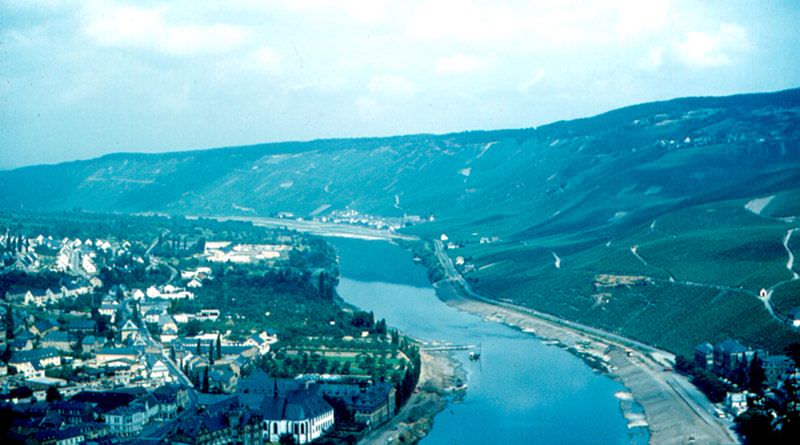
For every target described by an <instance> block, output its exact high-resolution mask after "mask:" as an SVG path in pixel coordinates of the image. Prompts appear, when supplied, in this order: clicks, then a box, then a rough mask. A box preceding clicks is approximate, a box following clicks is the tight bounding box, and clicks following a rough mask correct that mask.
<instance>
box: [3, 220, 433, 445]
mask: <svg viewBox="0 0 800 445" xmlns="http://www.w3.org/2000/svg"><path fill="white" fill-rule="evenodd" d="M276 239H279V240H281V241H283V242H280V243H274V242H273V243H269V244H268V243H260V244H259V243H255V242H237V241H232V240H209V241H205V240H200V241H198V242H196V243H194V245H193V247H192V248H188V247H187V246H186V244H187V242H186V240H185V239H184V240H183V244H181V241H177V242H176V241H175V240H174V239H172V240H169V239H168V238H167V237H166V236H164V235H162V234H159V235H158V239H157V240H154V241H153V242H152V244H149V245H148V242H144V243H143V242H139V243H138V247H137V243H136V242H132V241H130V240H127V239H104V238H93V237H92V238H83V239H81V238H77V237H75V238H71V237H63V238H56V237H55V236H53V235H52V234H48V233H39V234H36V235H35V236H33V235H27V234H21V233H20V232H15V231H13V230H6V231H5V233H2V234H0V264H2V275H0V276H2V277H3V280H4V281H3V289H0V290H2V291H3V295H2V296H3V303H4V305H3V307H2V310H0V327H2V329H0V341H1V342H2V343H0V351H3V355H2V361H0V409H1V410H2V416H0V417H1V418H2V422H3V425H2V432H3V434H4V436H5V437H6V439H5V440H4V441H3V443H24V444H47V445H77V444H81V443H89V444H115V443H148V444H161V443H164V444H166V443H175V444H215V445H216V444H229V443H230V444H248V445H249V444H265V443H299V444H304V443H309V442H312V441H320V443H352V442H353V440H354V439H353V437H358V436H357V433H359V432H363V431H367V430H369V429H370V428H372V427H375V426H377V425H380V424H381V423H383V422H385V421H387V420H388V419H390V418H391V417H392V416H394V414H395V411H396V409H397V407H398V405H399V404H400V403H401V402H402V400H399V399H400V398H402V397H400V394H398V393H397V391H398V389H401V388H402V390H403V391H404V392H405V393H406V395H405V396H404V397H405V398H407V394H408V393H409V392H410V389H413V382H412V383H410V388H409V379H410V378H411V375H412V373H411V372H410V371H408V370H407V368H410V367H411V364H410V360H409V363H408V366H406V365H405V364H404V362H400V365H398V366H395V367H393V368H392V367H389V366H388V365H386V368H391V369H388V370H387V369H384V368H381V369H383V371H384V372H383V374H381V373H376V372H369V370H370V369H374V368H368V367H367V365H362V368H363V369H361V370H359V368H358V365H357V363H355V362H354V363H353V364H352V367H351V364H350V363H346V364H345V365H344V366H341V367H340V366H339V363H338V362H336V364H335V365H334V364H332V365H331V366H329V367H327V368H326V366H325V359H324V358H323V359H322V360H321V364H320V358H319V355H320V354H319V353H312V354H311V360H312V361H314V360H316V361H314V363H313V367H312V365H310V364H309V365H307V364H306V362H308V361H309V358H308V357H309V354H308V353H306V352H299V351H298V350H299V349H303V348H306V350H308V351H313V350H314V344H315V343H314V341H317V340H315V339H316V337H313V336H303V337H302V338H303V341H302V342H301V343H302V347H299V346H297V345H294V346H293V350H294V352H295V354H297V355H296V360H295V361H294V362H292V358H291V355H287V354H286V353H284V352H282V351H281V348H280V346H281V344H282V341H283V340H284V338H283V337H282V334H281V332H280V331H277V330H275V329H273V327H272V326H270V323H269V319H270V316H271V315H272V317H273V318H274V317H275V316H276V314H270V312H265V313H263V314H255V315H253V314H251V313H244V312H234V311H233V310H231V309H230V308H231V307H234V306H231V305H228V306H225V307H213V306H210V305H209V304H198V301H199V300H202V299H203V298H204V297H203V295H204V294H203V291H204V286H212V287H213V286H215V285H216V286H220V282H221V281H224V280H225V278H224V276H222V275H224V274H225V273H231V274H233V272H231V271H237V270H239V269H237V268H242V267H249V268H251V269H248V270H251V271H252V270H253V269H258V270H271V269H276V268H280V266H281V265H285V264H288V263H293V264H294V267H298V266H297V264H295V263H297V262H298V261H297V260H296V259H295V258H296V251H301V252H304V253H309V251H310V250H312V249H313V247H309V245H305V244H303V239H302V238H300V237H298V236H296V235H292V236H286V235H283V237H282V238H281V236H278V237H277V238H276ZM163 246H167V247H168V248H173V249H174V248H176V247H175V246H177V249H178V250H177V251H179V252H182V253H181V254H180V255H176V256H183V257H186V258H190V260H189V261H183V260H182V261H174V259H173V261H170V260H169V257H168V256H157V255H156V254H155V252H157V251H158V250H159V249H160V248H161V247H163ZM162 250H163V249H162ZM293 252H295V253H293ZM290 257H292V259H291V261H290ZM189 265H190V266H189ZM300 267H303V266H302V265H301V266H300ZM221 268H222V269H221ZM142 270H144V272H141V271H142ZM137 271H138V272H137ZM219 271H223V272H219ZM225 271H227V272H225ZM217 273H219V274H220V276H217ZM125 274H129V275H131V276H133V275H139V276H140V277H139V278H137V280H135V281H136V282H137V283H139V284H141V285H140V286H136V287H133V286H129V285H126V284H123V283H121V282H119V281H125V280H124V279H123V280H120V277H125V276H126V275H125ZM275 275H276V276H277V277H278V281H280V282H281V283H283V282H284V281H285V280H286V278H285V277H284V276H285V275H286V273H285V272H276V273H275ZM311 275H312V274H310V273H309V272H308V271H302V273H301V274H300V276H302V277H305V278H304V279H307V280H310V281H314V282H315V283H316V281H317V280H318V284H316V285H317V286H318V288H319V289H318V291H319V293H320V294H324V292H323V287H325V284H324V283H325V279H326V275H325V273H323V272H317V275H318V276H319V278H314V279H313V280H312V279H311V278H309V277H310V276H311ZM235 276H237V277H238V275H235ZM270 276H271V275H270ZM290 276H291V275H290ZM148 279H152V282H150V281H148ZM108 281H115V284H109V282H108ZM289 281H290V282H291V280H290V279H289ZM284 287H285V286H284ZM310 288H311V289H313V287H310ZM327 292H330V291H327ZM226 298H228V299H229V300H230V301H234V300H235V299H236V297H235V296H234V297H226ZM240 298H244V297H240ZM321 304H322V303H321ZM325 304H327V303H325ZM330 304H331V305H333V303H330ZM187 308H189V309H191V308H195V310H187ZM336 311H339V309H336ZM336 313H337V314H338V313H339V312H336ZM345 315H347V314H345ZM255 316H260V317H263V318H264V321H263V322H259V323H253V322H252V320H249V319H248V317H255ZM337 316H340V315H337ZM347 316H348V317H350V315H347ZM370 317H371V314H370ZM356 318H357V317H356ZM336 320H338V319H331V320H328V319H325V320H324V322H321V323H320V325H322V326H324V327H325V328H326V329H328V330H331V329H333V327H334V325H336ZM345 320H350V318H345ZM358 320H359V323H355V322H354V323H353V326H349V327H348V328H347V329H349V331H352V332H353V333H356V334H354V335H345V336H342V338H336V339H333V340H330V341H332V342H333V344H334V345H337V344H338V345H340V347H339V348H340V349H338V350H337V348H336V346H324V345H323V346H321V347H320V349H318V350H322V351H323V352H322V355H323V356H328V355H330V356H332V357H333V356H336V353H337V352H340V350H342V347H341V345H342V344H345V347H344V349H346V350H348V351H351V350H353V348H354V347H355V348H356V349H357V348H358V347H364V348H365V349H366V350H368V351H372V350H375V348H381V347H385V348H388V347H389V346H383V345H384V341H385V344H386V345H389V344H392V342H393V344H394V346H393V350H394V353H395V354H396V355H397V356H398V357H399V356H402V357H406V358H407V357H408V356H409V355H412V354H411V353H405V352H403V351H402V350H401V351H397V344H398V343H400V340H398V338H397V335H396V334H394V335H393V336H390V335H389V333H387V332H386V330H385V324H384V325H383V330H382V331H373V330H371V329H372V328H373V327H375V326H377V324H373V321H372V320H371V319H370V321H369V322H368V323H366V324H364V323H362V321H363V320H362V319H360V318H359V319H358ZM306 322H307V320H306ZM304 323H305V322H304ZM340 323H344V322H341V321H340ZM356 324H357V326H356ZM242 326H244V327H247V328H248V330H247V331H243V329H244V328H240V327H242ZM285 327H286V326H285V325H284V326H283V328H284V329H285ZM336 327H337V328H339V326H336ZM341 329H345V328H341ZM347 329H345V330H344V331H343V332H345V333H348V332H349V331H348V330H347ZM287 331H289V330H288V329H287ZM336 332H339V331H336ZM373 332H377V334H375V333H373ZM371 334H372V335H371ZM287 335H291V334H287ZM320 338H323V337H320ZM331 338H332V337H331V336H328V337H324V339H331ZM390 338H391V340H390ZM309 339H311V340H309ZM323 343H324V342H323ZM356 344H360V345H361V346H354V345H356ZM376 345H378V346H376ZM340 355H347V354H340ZM350 355H352V356H357V357H359V358H364V357H368V358H369V359H370V360H372V357H371V356H369V355H368V353H361V354H350ZM350 355H348V356H350ZM388 356H389V354H387V357H388ZM279 359H283V360H285V363H284V365H285V366H284V368H279V367H278V365H277V363H278V361H279ZM330 360H331V362H332V363H333V362H334V359H333V358H331V359H330ZM364 360H365V361H366V359H364ZM380 361H381V363H384V362H386V359H384V358H383V357H381V359H380ZM265 363H271V364H272V365H274V366H273V367H272V368H267V367H265V366H264V364H265ZM292 363H295V365H294V366H295V368H291V367H289V366H290V365H291V364H292ZM301 363H302V366H306V368H309V369H312V368H313V369H317V370H318V371H321V372H301V371H308V370H309V369H306V368H303V367H301ZM418 366H419V365H418V364H417V368H418ZM265 369H272V370H273V371H275V370H279V371H280V372H277V371H276V372H272V373H269V374H268V373H267V372H265ZM364 369H367V371H364ZM404 370H406V372H405V374H404V373H403V371H404ZM394 371H396V372H399V373H400V374H399V375H400V377H395V378H394V379H392V378H389V377H387V376H393V375H394V374H391V372H394ZM416 372H417V376H418V369H417V371H416ZM403 377H405V378H403ZM350 433H356V436H353V435H352V434H350ZM348 434H349V435H348ZM326 441H327V442H326Z"/></svg>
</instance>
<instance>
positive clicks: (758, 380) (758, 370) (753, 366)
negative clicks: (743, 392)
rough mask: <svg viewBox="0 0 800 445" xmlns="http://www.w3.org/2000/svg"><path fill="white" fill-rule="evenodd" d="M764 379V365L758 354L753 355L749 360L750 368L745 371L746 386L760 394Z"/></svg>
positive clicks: (765, 375) (765, 376) (765, 378)
mask: <svg viewBox="0 0 800 445" xmlns="http://www.w3.org/2000/svg"><path fill="white" fill-rule="evenodd" d="M766 380H767V374H766V372H765V371H764V365H763V363H762V361H761V359H760V358H759V357H758V355H755V356H754V357H753V360H751V361H750V369H749V370H748V373H747V388H748V389H749V390H750V391H752V392H754V393H756V394H761V391H762V390H763V389H764V382H765V381H766Z"/></svg>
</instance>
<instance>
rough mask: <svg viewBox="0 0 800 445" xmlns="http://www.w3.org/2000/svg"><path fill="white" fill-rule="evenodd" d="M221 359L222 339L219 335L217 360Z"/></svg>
mask: <svg viewBox="0 0 800 445" xmlns="http://www.w3.org/2000/svg"><path fill="white" fill-rule="evenodd" d="M221 358H222V339H221V338H220V335H219V334H217V359H221Z"/></svg>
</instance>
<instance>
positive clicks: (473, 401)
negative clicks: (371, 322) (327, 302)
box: [332, 240, 647, 445]
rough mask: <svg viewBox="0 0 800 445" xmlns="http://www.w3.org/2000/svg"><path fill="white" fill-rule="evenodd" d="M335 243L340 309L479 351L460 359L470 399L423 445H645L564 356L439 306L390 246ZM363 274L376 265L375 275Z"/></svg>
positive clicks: (579, 365) (616, 388) (603, 386)
mask: <svg viewBox="0 0 800 445" xmlns="http://www.w3.org/2000/svg"><path fill="white" fill-rule="evenodd" d="M332 242H333V243H334V244H335V245H336V246H337V249H338V251H339V255H340V267H341V275H342V279H341V283H340V284H339V288H338V291H339V294H340V295H341V296H342V297H343V298H344V299H345V300H346V301H348V302H350V303H352V304H354V305H356V306H359V307H361V308H364V309H367V310H372V311H374V312H375V316H376V317H377V318H386V319H387V320H388V321H389V323H390V324H391V325H392V326H395V327H397V328H399V329H400V330H401V331H403V332H405V333H407V334H410V335H412V336H414V337H417V338H420V339H423V340H440V341H446V342H451V343H455V344H480V346H481V352H482V356H481V360H479V361H470V360H468V359H467V352H459V353H457V357H458V358H459V360H460V361H461V362H462V363H463V365H464V367H465V369H467V372H468V382H467V383H468V385H469V389H468V391H467V395H466V397H465V398H464V400H463V402H462V403H456V404H451V406H450V407H449V408H448V409H447V410H445V411H444V412H442V413H441V414H439V415H438V416H437V417H436V419H435V422H434V427H433V430H432V431H431V433H430V434H429V436H428V437H426V438H425V439H424V440H423V441H422V443H423V444H424V445H438V444H448V445H449V444H486V443H491V442H492V441H494V442H497V443H520V444H522V443H542V444H596V443H603V444H629V443H646V442H647V433H646V430H645V429H644V428H633V429H631V430H629V429H628V428H627V425H628V421H627V420H626V419H625V418H624V417H623V415H622V413H621V411H620V402H622V403H631V402H630V401H627V400H618V399H617V398H615V393H620V392H623V391H624V388H623V387H622V386H621V385H619V384H618V383H616V382H614V381H612V380H611V379H609V378H607V377H605V376H602V375H599V374H597V373H595V372H593V371H592V370H591V369H590V368H589V367H588V366H586V365H585V364H584V363H583V362H581V361H580V360H579V359H578V358H576V357H574V356H573V355H571V354H569V353H568V352H566V351H564V350H562V349H559V348H557V347H554V346H546V345H544V344H542V343H541V342H540V341H539V340H537V339H535V338H534V337H532V336H530V335H527V334H523V333H521V332H518V331H516V330H513V329H511V328H509V327H506V326H503V325H500V324H497V323H493V322H487V321H484V320H482V319H480V318H478V317H476V316H473V315H470V314H466V313H463V312H460V311H458V310H455V309H453V308H451V307H449V306H447V305H446V304H444V303H442V302H441V301H439V300H438V299H437V298H436V295H435V292H434V290H433V288H432V287H431V286H429V285H427V284H425V283H426V281H425V280H424V270H422V268H420V267H418V266H415V265H414V264H413V263H412V261H411V258H410V255H408V253H407V252H405V251H404V250H402V249H401V248H399V247H397V246H393V245H390V244H389V243H385V242H367V241H356V240H332ZM366 266H374V268H375V275H374V276H370V272H369V270H370V268H369V267H366ZM351 271H353V274H352V276H351V274H350V272H351ZM353 278H357V279H353ZM420 278H421V279H420Z"/></svg>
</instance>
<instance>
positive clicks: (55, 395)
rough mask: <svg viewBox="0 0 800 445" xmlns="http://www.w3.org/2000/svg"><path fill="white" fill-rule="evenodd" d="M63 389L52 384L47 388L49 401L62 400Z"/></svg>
mask: <svg viewBox="0 0 800 445" xmlns="http://www.w3.org/2000/svg"><path fill="white" fill-rule="evenodd" d="M61 398H62V397H61V391H59V390H58V388H56V387H55V386H50V387H48V388H47V397H46V399H45V400H47V402H48V403H50V402H58V401H59V400H61Z"/></svg>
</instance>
